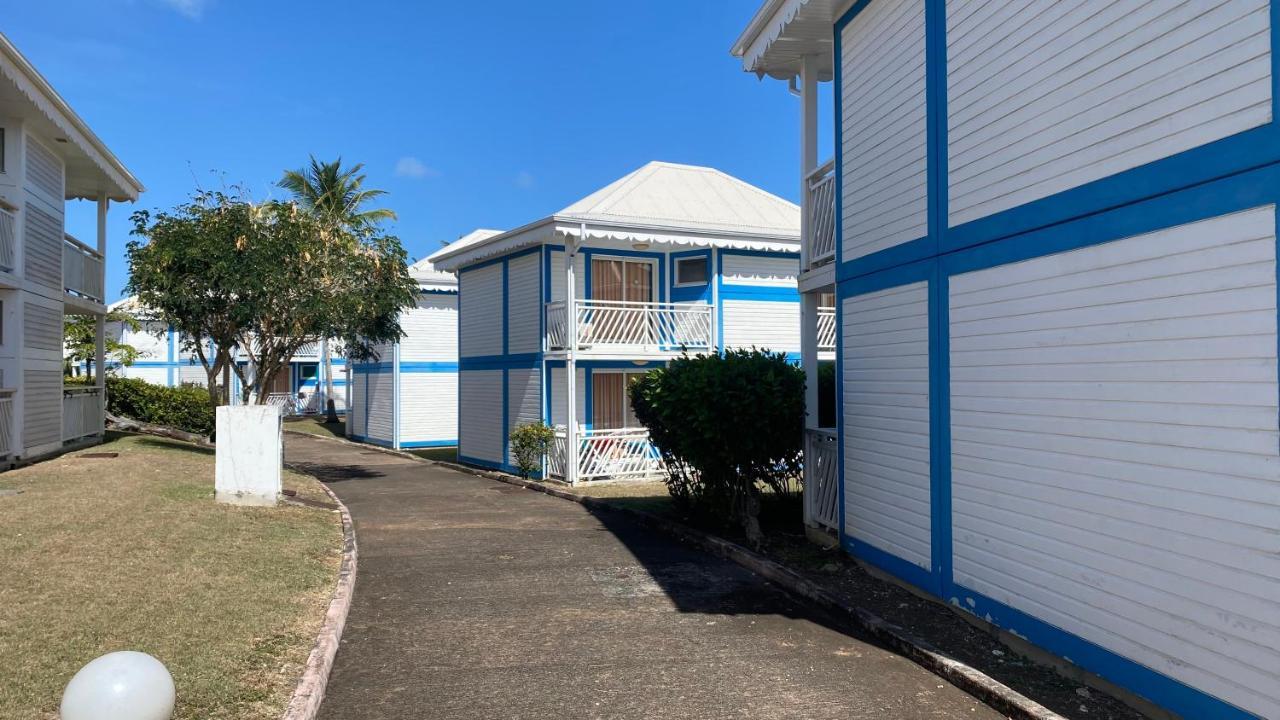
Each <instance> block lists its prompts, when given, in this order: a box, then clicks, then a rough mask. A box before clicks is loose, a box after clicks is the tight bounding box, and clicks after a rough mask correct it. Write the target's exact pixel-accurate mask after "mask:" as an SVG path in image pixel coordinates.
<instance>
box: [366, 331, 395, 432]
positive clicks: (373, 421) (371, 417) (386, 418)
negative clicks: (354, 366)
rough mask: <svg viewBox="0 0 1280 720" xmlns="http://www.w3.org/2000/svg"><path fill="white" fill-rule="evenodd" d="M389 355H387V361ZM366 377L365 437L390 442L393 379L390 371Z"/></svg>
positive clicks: (392, 430) (392, 411)
mask: <svg viewBox="0 0 1280 720" xmlns="http://www.w3.org/2000/svg"><path fill="white" fill-rule="evenodd" d="M390 357H391V356H390V353H388V354H387V359H388V361H389V360H390ZM366 377H368V379H369V384H368V390H367V392H368V397H367V399H366V404H365V408H366V412H368V418H367V419H366V422H367V423H368V432H366V433H365V435H366V436H367V437H369V438H371V439H374V440H381V441H383V442H388V443H389V442H392V441H393V438H394V427H393V422H394V413H395V406H396V403H395V377H394V376H393V374H392V373H391V372H390V371H384V372H376V373H369V374H368V375H367V376H366Z"/></svg>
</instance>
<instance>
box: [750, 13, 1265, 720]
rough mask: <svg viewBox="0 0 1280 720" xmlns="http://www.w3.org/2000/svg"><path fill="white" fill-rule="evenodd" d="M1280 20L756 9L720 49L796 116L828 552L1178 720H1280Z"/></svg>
mask: <svg viewBox="0 0 1280 720" xmlns="http://www.w3.org/2000/svg"><path fill="white" fill-rule="evenodd" d="M1276 13H1277V8H1275V7H1273V6H1272V4H1271V3H1269V2H1267V1H1266V0H1239V1H1237V2H1215V3H1175V2H1142V3H1137V2H1134V3H1101V2H1097V3H1065V2H1063V3H1030V2H985V3H984V2H967V1H964V0H869V1H868V0H860V1H858V2H849V1H842V0H769V1H768V2H766V3H765V4H764V6H763V7H762V8H761V9H760V11H759V12H758V13H757V14H756V16H755V17H754V18H753V19H752V21H751V23H750V25H749V26H748V27H747V29H746V30H745V31H744V32H743V34H742V36H741V37H740V38H739V39H738V41H737V42H736V44H735V45H734V48H733V53H734V54H735V55H736V56H738V57H740V58H741V59H742V64H743V69H744V70H746V71H749V72H753V73H757V74H759V75H761V76H769V77H773V78H778V79H784V80H793V81H794V82H795V83H796V85H798V87H799V89H800V93H801V98H802V99H801V108H802V110H801V115H802V120H803V122H802V123H801V125H802V128H803V131H802V137H800V138H798V139H799V140H800V147H801V150H802V151H801V153H800V157H801V163H800V168H799V170H800V177H799V178H798V180H799V181H801V182H802V183H803V188H804V190H805V196H804V204H805V218H806V221H805V230H804V247H803V251H802V252H803V259H802V261H801V263H802V272H801V279H800V287H801V290H802V291H803V292H804V293H805V308H806V310H808V311H810V312H806V328H807V330H808V332H806V335H805V337H806V343H805V360H806V366H807V367H809V368H810V369H812V368H813V367H814V366H815V365H816V362H815V361H814V360H812V359H811V358H813V357H814V356H815V346H816V342H815V341H814V340H813V338H814V336H815V335H816V333H815V331H814V328H815V325H816V312H813V310H814V308H815V307H816V305H817V304H818V302H817V299H816V293H820V292H831V291H834V292H835V293H836V298H837V303H836V304H837V321H836V327H837V329H838V330H837V332H838V334H839V339H838V342H837V347H838V350H837V363H838V379H839V382H838V383H837V386H838V389H839V397H838V399H837V407H838V416H839V427H838V428H829V429H825V430H824V429H820V428H811V430H810V432H809V437H810V441H809V442H810V444H809V449H810V451H811V454H810V456H809V462H808V463H807V465H808V468H809V472H810V473H811V477H810V479H809V482H808V483H807V487H808V489H809V491H810V492H811V493H812V495H811V497H810V511H811V518H812V520H813V521H814V522H815V523H820V524H824V525H826V526H828V527H830V528H831V529H832V531H833V532H834V533H836V535H837V536H838V537H839V539H840V541H841V543H842V544H843V546H844V547H845V548H846V549H847V550H848V551H849V552H850V553H852V554H853V555H855V556H857V557H858V558H860V559H862V560H863V561H865V562H867V563H870V564H872V565H875V566H877V567H879V568H880V569H881V570H884V571H886V572H888V573H891V574H893V575H895V576H897V577H898V578H900V579H902V580H903V581H905V582H908V583H911V584H913V585H915V586H917V587H919V588H921V589H923V590H924V591H926V592H928V593H931V594H933V595H935V596H936V597H937V598H938V599H939V600H940V601H943V602H946V603H949V604H951V605H953V606H955V607H956V608H959V609H960V610H961V611H964V612H968V613H972V614H973V615H975V616H977V617H979V618H981V619H983V620H986V621H988V622H990V623H992V624H994V625H995V626H998V627H1000V628H1003V629H1006V630H1008V631H1009V632H1011V633H1014V634H1016V635H1018V636H1019V637H1022V638H1025V639H1027V640H1029V641H1030V642H1032V643H1036V644H1038V645H1040V646H1042V647H1044V648H1046V649H1047V650H1049V651H1051V652H1053V653H1056V654H1058V655H1060V656H1062V657H1063V658H1066V659H1068V660H1069V661H1070V662H1071V663H1074V664H1076V665H1077V666H1079V667H1080V668H1083V669H1084V670H1086V671H1088V672H1091V673H1094V674H1096V675H1098V676H1101V677H1102V678H1105V679H1106V680H1109V681H1111V682H1112V683H1115V684H1117V685H1120V686H1123V687H1125V688H1128V689H1129V690H1131V691H1132V692H1133V693H1136V694H1137V695H1140V696H1143V697H1145V698H1147V699H1148V700H1150V701H1152V702H1154V703H1156V704H1158V705H1161V706H1164V707H1165V708H1168V709H1169V710H1171V711H1173V712H1175V713H1178V714H1180V715H1182V716H1183V717H1188V718H1191V717H1195V718H1209V717H1213V718H1244V717H1268V718H1276V717H1280V534H1278V532H1277V528H1280V472H1278V470H1280V456H1278V448H1280V416H1278V410H1277V407H1278V400H1280V386H1278V384H1277V333H1276V326H1277V302H1276V297H1277V281H1276V206H1277V201H1280V162H1278V161H1280V126H1278V125H1277V122H1276V118H1277V113H1276V102H1277V94H1276V87H1277V86H1276V78H1277V73H1276V67H1275V63H1276V55H1275V53H1274V52H1273V48H1275V47H1276V29H1277V28H1276V20H1277V17H1278V16H1277V14H1276ZM828 80H831V81H833V82H834V102H835V106H836V107H835V113H834V115H835V117H836V119H837V121H836V122H835V123H834V125H835V128H834V132H835V142H834V147H835V159H834V161H833V162H829V163H827V164H820V163H819V161H818V160H819V158H818V154H817V146H818V142H817V141H818V130H817V128H818V117H819V114H818V112H819V111H818V107H817V104H818V103H817V97H818V93H817V87H818V83H819V82H823V81H828ZM778 89H779V90H781V88H780V87H778ZM809 401H810V403H814V402H816V399H815V398H813V397H812V396H811V397H810V398H809Z"/></svg>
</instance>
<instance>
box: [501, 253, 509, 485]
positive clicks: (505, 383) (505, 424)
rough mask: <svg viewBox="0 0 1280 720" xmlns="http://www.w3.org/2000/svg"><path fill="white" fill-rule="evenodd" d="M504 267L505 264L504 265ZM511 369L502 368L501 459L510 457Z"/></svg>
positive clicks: (504, 459) (505, 459)
mask: <svg viewBox="0 0 1280 720" xmlns="http://www.w3.org/2000/svg"><path fill="white" fill-rule="evenodd" d="M504 267H505V266H504ZM510 373H511V371H510V370H508V369H507V368H503V369H502V461H503V462H506V461H507V460H509V459H510V458H511V455H510V445H511V383H510Z"/></svg>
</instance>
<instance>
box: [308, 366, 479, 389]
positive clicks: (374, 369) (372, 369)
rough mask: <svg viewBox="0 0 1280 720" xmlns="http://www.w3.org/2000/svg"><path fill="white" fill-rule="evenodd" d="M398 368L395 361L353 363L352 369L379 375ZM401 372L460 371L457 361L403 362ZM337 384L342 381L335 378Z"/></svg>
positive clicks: (365, 373)
mask: <svg viewBox="0 0 1280 720" xmlns="http://www.w3.org/2000/svg"><path fill="white" fill-rule="evenodd" d="M395 369H396V365H395V363H392V362H378V363H361V364H358V365H353V366H352V368H351V371H352V372H353V373H355V374H356V375H369V374H372V375H378V374H382V373H394V372H395ZM400 372H402V373H453V372H458V363H456V362H402V363H400ZM333 382H334V383H335V384H338V383H341V382H342V381H340V380H338V379H336V378H335V379H334V381H333Z"/></svg>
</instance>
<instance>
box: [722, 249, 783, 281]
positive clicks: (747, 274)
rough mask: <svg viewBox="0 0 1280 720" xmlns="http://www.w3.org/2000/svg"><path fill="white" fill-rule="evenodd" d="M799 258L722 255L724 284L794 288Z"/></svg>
mask: <svg viewBox="0 0 1280 720" xmlns="http://www.w3.org/2000/svg"><path fill="white" fill-rule="evenodd" d="M799 273H800V258H799V257H763V256H759V255H733V254H731V253H724V282H725V283H727V284H731V285H756V286H765V287H796V276H797V275H798V274H799Z"/></svg>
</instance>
